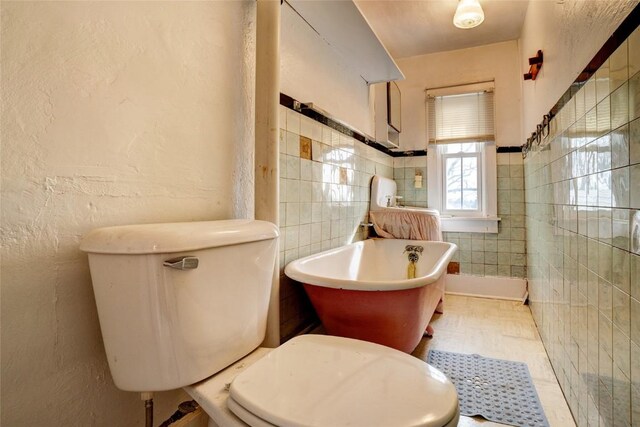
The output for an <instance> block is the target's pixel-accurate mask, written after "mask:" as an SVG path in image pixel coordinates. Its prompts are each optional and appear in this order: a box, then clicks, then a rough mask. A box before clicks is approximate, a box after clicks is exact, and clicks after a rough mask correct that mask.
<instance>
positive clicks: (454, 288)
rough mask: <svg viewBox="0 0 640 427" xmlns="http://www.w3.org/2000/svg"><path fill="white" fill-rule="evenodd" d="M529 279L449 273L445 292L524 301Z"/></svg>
mask: <svg viewBox="0 0 640 427" xmlns="http://www.w3.org/2000/svg"><path fill="white" fill-rule="evenodd" d="M526 292H527V281H526V280H525V279H519V278H516V277H490V276H471V275H467V274H448V275H447V287H446V290H445V293H447V294H451V295H464V296H473V297H481V298H493V299H505V300H513V301H522V300H523V298H524V296H525V294H526Z"/></svg>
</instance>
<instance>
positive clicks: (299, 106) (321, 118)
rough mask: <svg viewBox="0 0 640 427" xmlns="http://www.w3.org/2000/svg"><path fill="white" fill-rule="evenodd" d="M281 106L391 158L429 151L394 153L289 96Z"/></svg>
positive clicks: (281, 99) (282, 101) (286, 96)
mask: <svg viewBox="0 0 640 427" xmlns="http://www.w3.org/2000/svg"><path fill="white" fill-rule="evenodd" d="M280 105H282V106H283V107H286V108H289V109H291V110H294V111H296V112H298V113H300V114H302V115H303V116H307V117H309V118H310V119H312V120H315V121H316V122H319V123H322V124H323V125H326V126H329V127H330V128H332V129H335V130H337V131H338V132H340V133H342V134H344V135H347V136H349V137H351V138H353V139H355V140H357V141H360V142H362V143H363V144H366V145H368V146H369V147H372V148H375V149H376V150H378V151H381V152H383V153H385V154H388V155H389V156H391V157H412V156H426V155H427V150H414V151H392V150H390V149H389V148H387V147H385V146H384V145H382V144H380V143H378V142H376V141H374V140H373V139H371V138H369V137H368V136H366V135H363V134H362V133H360V132H358V131H357V130H355V129H353V128H351V127H349V126H347V125H345V124H343V123H340V122H338V121H336V120H334V119H332V118H331V117H327V116H325V115H324V114H322V113H320V112H319V111H317V110H313V109H311V108H309V107H307V106H306V105H305V104H303V103H301V102H300V101H297V100H295V99H293V98H292V97H290V96H289V95H285V94H284V93H281V94H280Z"/></svg>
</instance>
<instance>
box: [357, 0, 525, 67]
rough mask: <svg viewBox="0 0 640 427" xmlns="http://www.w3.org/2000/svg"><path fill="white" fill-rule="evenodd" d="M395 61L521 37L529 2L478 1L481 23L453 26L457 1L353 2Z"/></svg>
mask: <svg viewBox="0 0 640 427" xmlns="http://www.w3.org/2000/svg"><path fill="white" fill-rule="evenodd" d="M355 3H356V4H357V5H358V8H359V9H360V11H361V12H362V14H363V15H364V16H365V18H366V19H367V21H368V22H369V24H370V25H371V27H372V28H373V30H374V31H375V32H376V34H377V35H378V37H379V38H380V40H381V41H382V43H383V44H384V45H385V46H386V48H387V49H388V50H389V52H390V53H391V55H392V56H393V57H394V58H405V57H408V56H415V55H423V54H425V53H433V52H442V51H447V50H455V49H463V48H467V47H474V46H480V45H484V44H490V43H497V42H501V41H506V40H515V39H517V38H519V37H520V32H521V30H522V24H523V22H524V17H525V14H526V12H527V6H528V4H529V0H480V4H481V5H482V9H483V10H484V16H485V18H484V22H483V23H482V24H481V25H480V26H478V27H476V28H472V29H469V30H462V29H459V28H456V27H455V26H454V25H453V15H454V13H455V11H456V6H457V5H458V0H422V1H406V0H355Z"/></svg>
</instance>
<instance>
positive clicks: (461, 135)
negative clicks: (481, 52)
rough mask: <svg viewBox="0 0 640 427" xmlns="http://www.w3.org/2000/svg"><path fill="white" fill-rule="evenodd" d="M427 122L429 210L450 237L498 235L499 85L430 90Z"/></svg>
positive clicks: (428, 91) (490, 84)
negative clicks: (495, 90)
mask: <svg viewBox="0 0 640 427" xmlns="http://www.w3.org/2000/svg"><path fill="white" fill-rule="evenodd" d="M427 116H428V134H429V155H428V156H427V161H428V173H429V177H428V180H427V182H428V184H429V192H428V195H429V206H431V207H434V208H436V209H438V210H440V212H441V214H442V218H443V220H442V223H443V229H444V230H445V231H477V232H497V221H498V218H497V191H496V181H497V178H496V151H495V136H494V135H495V132H494V120H493V82H491V83H487V84H480V85H469V86H460V87H455V88H446V89H440V90H427ZM465 221H466V222H465Z"/></svg>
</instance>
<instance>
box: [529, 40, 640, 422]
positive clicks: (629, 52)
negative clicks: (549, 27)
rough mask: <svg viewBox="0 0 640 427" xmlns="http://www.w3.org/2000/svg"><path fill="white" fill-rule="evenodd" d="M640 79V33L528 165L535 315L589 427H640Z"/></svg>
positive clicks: (584, 90) (555, 125)
mask: <svg viewBox="0 0 640 427" xmlns="http://www.w3.org/2000/svg"><path fill="white" fill-rule="evenodd" d="M639 71H640V32H639V30H636V31H635V33H634V34H633V35H632V36H631V37H630V38H629V39H628V40H627V41H626V42H625V43H624V44H623V45H622V46H620V48H619V49H618V50H617V51H616V52H615V53H614V54H612V55H611V57H610V58H609V59H608V60H607V62H605V63H604V65H603V66H602V67H601V68H600V69H598V71H597V72H596V73H595V75H594V76H593V77H591V78H590V79H589V80H588V81H587V82H586V83H585V84H584V85H583V86H582V87H580V88H579V89H578V87H579V86H578V85H574V86H575V90H572V92H571V93H572V94H573V95H572V96H571V97H570V99H569V100H568V102H567V104H565V105H564V107H563V108H562V109H561V110H560V112H559V113H558V114H557V116H556V117H555V118H554V119H553V120H552V122H551V129H550V133H549V135H548V137H547V138H545V139H544V140H543V142H542V144H541V145H540V146H539V147H535V148H534V150H533V152H531V153H529V155H528V156H527V158H526V159H525V187H526V215H527V217H526V227H527V238H528V241H527V246H528V268H529V291H530V298H531V309H532V312H533V315H534V318H535V320H536V323H537V325H538V328H539V330H540V334H541V336H542V339H543V342H544V344H545V347H546V348H547V351H548V353H549V356H550V360H551V363H552V365H553V368H554V370H555V372H556V375H557V377H558V380H559V382H560V385H561V387H562V389H563V391H564V393H565V396H566V397H567V401H568V402H569V406H570V408H571V411H572V413H573V415H574V418H575V419H576V421H577V422H578V425H579V426H598V425H600V426H629V425H633V426H640V301H639V300H640V242H638V241H637V240H638V239H640V236H638V235H636V236H635V239H636V242H635V243H634V241H633V234H632V233H633V221H634V218H635V221H640V211H638V209H640V118H639V117H640V72H639ZM567 98H569V97H567ZM638 233H640V230H639V231H638ZM636 245H637V246H636Z"/></svg>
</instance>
